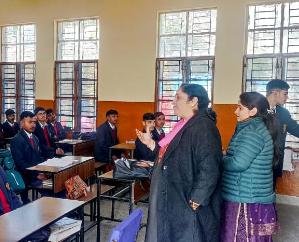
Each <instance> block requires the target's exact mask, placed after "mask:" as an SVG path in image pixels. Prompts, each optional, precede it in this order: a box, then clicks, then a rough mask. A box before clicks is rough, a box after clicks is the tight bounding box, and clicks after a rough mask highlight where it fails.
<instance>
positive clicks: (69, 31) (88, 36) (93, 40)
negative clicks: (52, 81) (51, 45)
mask: <svg viewBox="0 0 299 242" xmlns="http://www.w3.org/2000/svg"><path fill="white" fill-rule="evenodd" d="M57 31H58V34H57V36H58V38H57V59H58V60H95V59H98V58H99V20H98V19H82V20H74V21H60V22H58V23H57Z"/></svg>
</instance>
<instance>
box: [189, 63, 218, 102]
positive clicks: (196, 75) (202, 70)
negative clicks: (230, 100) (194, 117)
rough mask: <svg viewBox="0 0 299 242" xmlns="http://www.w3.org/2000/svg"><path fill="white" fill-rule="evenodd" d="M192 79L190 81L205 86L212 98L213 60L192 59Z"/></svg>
mask: <svg viewBox="0 0 299 242" xmlns="http://www.w3.org/2000/svg"><path fill="white" fill-rule="evenodd" d="M190 70H191V71H190V79H189V80H188V82H190V83H194V84H199V85H201V86H203V87H204V88H205V89H206V90H207V92H208V94H209V98H210V100H211V99H212V84H213V60H192V61H190Z"/></svg>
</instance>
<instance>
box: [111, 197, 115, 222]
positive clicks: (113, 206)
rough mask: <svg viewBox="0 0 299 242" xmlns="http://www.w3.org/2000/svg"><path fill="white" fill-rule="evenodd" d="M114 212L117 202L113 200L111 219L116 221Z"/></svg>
mask: <svg viewBox="0 0 299 242" xmlns="http://www.w3.org/2000/svg"><path fill="white" fill-rule="evenodd" d="M114 210H115V200H114V199H112V200H111V216H110V217H111V219H114Z"/></svg>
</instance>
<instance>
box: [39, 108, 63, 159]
mask: <svg viewBox="0 0 299 242" xmlns="http://www.w3.org/2000/svg"><path fill="white" fill-rule="evenodd" d="M34 114H35V115H36V118H37V122H36V128H35V130H34V134H35V135H36V136H37V138H38V140H39V144H40V148H41V151H42V156H43V158H44V159H49V158H53V157H54V156H55V155H63V154H64V151H63V150H62V149H61V148H56V144H55V142H53V141H52V140H51V138H50V132H49V129H48V125H47V122H46V121H47V116H46V111H45V109H44V108H42V107H37V108H36V109H35V110H34Z"/></svg>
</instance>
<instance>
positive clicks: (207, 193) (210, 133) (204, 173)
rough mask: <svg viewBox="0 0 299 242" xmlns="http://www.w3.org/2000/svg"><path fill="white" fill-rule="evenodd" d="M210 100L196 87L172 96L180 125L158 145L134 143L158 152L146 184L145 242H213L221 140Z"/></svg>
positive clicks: (146, 137) (143, 135)
mask: <svg viewBox="0 0 299 242" xmlns="http://www.w3.org/2000/svg"><path fill="white" fill-rule="evenodd" d="M208 105H209V97H208V94H207V92H206V90H205V89H204V88H203V87H202V86H200V85H197V84H183V85H181V87H180V88H179V89H178V90H177V92H176V95H175V98H174V101H173V108H174V112H175V114H176V115H178V116H179V117H180V118H181V120H180V121H179V122H178V123H177V124H176V125H175V127H174V128H173V129H172V130H171V132H170V133H168V134H167V135H166V136H165V138H164V139H162V140H161V141H160V142H159V144H157V143H156V142H155V141H154V140H153V139H152V137H151V135H150V133H148V132H147V133H143V132H140V131H138V130H137V131H136V133H137V136H138V137H139V139H140V140H141V141H142V142H143V143H144V144H146V145H147V146H148V147H149V148H150V149H151V150H153V151H156V152H158V156H157V159H156V163H155V166H154V169H153V175H152V179H151V188H150V189H151V191H150V204H149V216H148V223H147V228H146V239H145V241H146V242H174V241H175V242H186V241H188V242H218V241H219V231H220V203H221V193H220V192H221V190H220V173H221V171H220V166H221V159H222V153H221V149H222V148H221V139H220V134H219V132H218V129H217V127H216V124H215V118H214V115H211V112H210V111H209V110H208Z"/></svg>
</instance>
